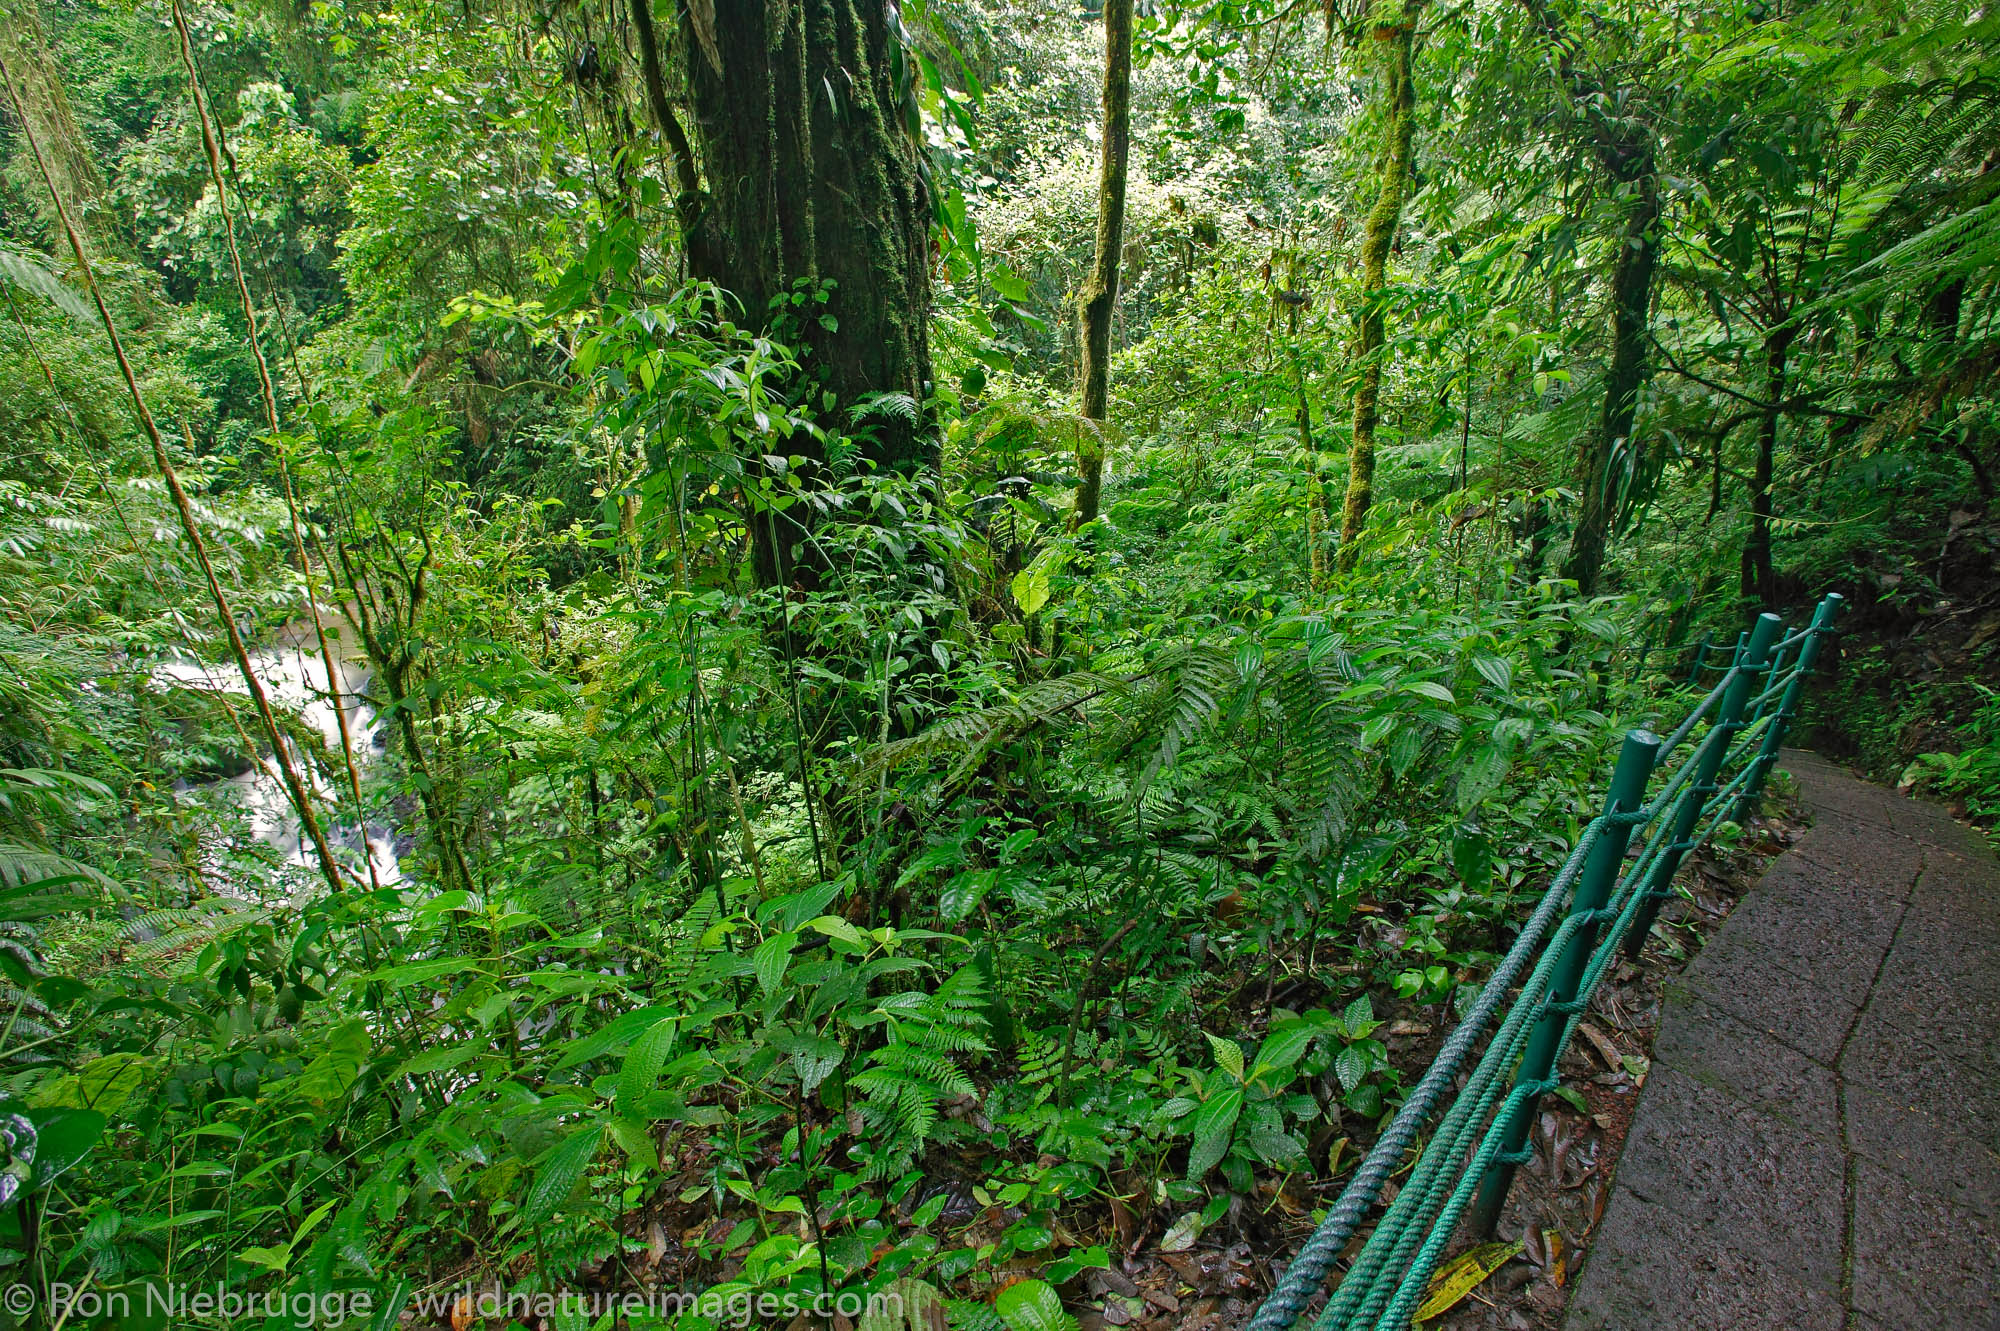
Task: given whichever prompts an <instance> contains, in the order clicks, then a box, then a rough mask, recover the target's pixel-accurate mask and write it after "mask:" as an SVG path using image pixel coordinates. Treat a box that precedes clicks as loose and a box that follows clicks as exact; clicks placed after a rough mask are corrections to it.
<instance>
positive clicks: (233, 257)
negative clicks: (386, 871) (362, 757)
mask: <svg viewBox="0 0 2000 1331" xmlns="http://www.w3.org/2000/svg"><path fill="white" fill-rule="evenodd" d="M171 11H172V14H173V20H174V32H175V33H176V35H177V36H178V37H179V38H180V48H181V67H182V68H183V69H184V70H186V71H187V79H188V98H189V100H190V101H191V102H192V103H193V105H194V112H195V118H196V119H197V120H199V121H200V122H201V146H202V152H203V155H204V156H205V157H206V158H207V159H208V178H209V181H210V183H212V184H213V185H214V186H215V206H216V209H217V211H218V212H220V213H221V215H222V234H223V236H224V238H225V239H226V240H227V241H228V243H229V267H230V271H231V272H233V273H234V274H235V275H236V294H237V298H238V299H239V300H240V301H241V302H242V306H243V326H244V329H245V331H246V333H247V335H248V338H249V342H250V354H251V357H252V358H253V359H254V360H255V361H256V364H257V386H258V388H259V390H260V391H261V392H262V394H263V398H264V421H265V424H267V425H268V426H270V428H271V448H272V451H273V452H274V453H275V454H276V456H277V459H278V479H279V481H280V483H281V484H282V486H283V488H284V493H285V513H286V516H287V517H288V518H289V519H290V523H291V536H292V554H293V555H294V557H296V558H297V559H298V561H299V573H300V575H301V576H302V577H303V578H304V579H305V584H306V597H305V600H306V615H307V617H308V618H309V619H310V620H311V622H312V629H313V638H314V639H315V640H316V641H317V643H318V644H319V657H320V662H321V664H322V666H323V667H324V668H325V670H326V693H327V705H328V706H330V707H332V708H333V717H334V721H335V723H336V725H337V727H338V729H339V732H340V757H341V761H342V762H343V763H344V764H345V765H346V768H347V788H348V791H349V793H351V794H352V795H353V797H354V817H355V819H356V821H357V822H363V823H365V819H366V814H365V813H364V812H363V810H362V806H361V773H360V771H359V769H357V768H356V767H355V765H354V736H353V735H352V734H351V733H349V730H348V725H347V706H346V704H345V703H344V702H343V701H342V700H341V696H340V666H339V663H338V661H337V660H336V659H335V657H334V651H333V643H332V641H331V640H330V639H329V638H328V637H327V633H326V625H325V624H324V623H323V622H322V621H321V619H320V614H319V591H318V588H317V587H316V585H315V583H314V580H313V566H312V560H311V559H310V558H309V557H308V556H307V555H306V545H305V539H304V537H303V536H302V535H301V534H300V524H299V504H298V497H297V496H296V495H295V494H294V493H293V490H292V472H291V467H290V465H289V464H288V463H287V462H286V460H285V446H284V443H283V442H282V441H281V440H280V439H279V438H278V434H279V425H278V392H277V389H276V387H275V386H274V385H273V384H272V382H271V366H270V362H268V361H267V360H266V359H265V358H264V343H263V340H262V338H261V337H260V335H259V330H258V327H257V306H256V304H255V303H254V302H253V301H252V300H251V299H250V283H249V282H248V280H247V279H246V278H245V277H244V274H243V254H242V252H241V250H239V249H238V248H237V244H236V219H235V215H234V214H232V213H231V212H230V210H229V192H228V190H227V189H226V188H225V186H224V185H223V180H222V129H221V126H220V125H218V124H217V123H216V122H215V119H214V116H213V115H212V114H211V112H210V108H209V105H208V99H207V96H206V95H205V94H204V92H203V90H202V85H201V76H200V74H199V73H198V72H197V71H196V69H195V63H194V39H193V37H192V36H191V35H190V34H189V32H188V26H187V15H186V14H185V13H183V12H182V10H181V5H180V0H172V5H171ZM361 841H362V846H363V849H364V854H366V855H367V859H368V882H369V885H370V886H371V887H379V886H380V885H381V884H380V882H379V881H378V879H377V877H376V873H375V857H374V855H373V853H371V852H367V850H366V847H367V844H368V838H367V834H366V828H365V826H364V828H363V834H362V838H361Z"/></svg>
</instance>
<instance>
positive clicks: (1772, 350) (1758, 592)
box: [1742, 324, 1795, 610]
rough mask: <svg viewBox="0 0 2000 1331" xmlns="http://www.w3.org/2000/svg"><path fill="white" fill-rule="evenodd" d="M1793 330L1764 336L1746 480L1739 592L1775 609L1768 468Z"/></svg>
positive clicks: (1778, 330)
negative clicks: (1751, 463) (1760, 410)
mask: <svg viewBox="0 0 2000 1331" xmlns="http://www.w3.org/2000/svg"><path fill="white" fill-rule="evenodd" d="M1794 331H1795V330H1794V329H1793V327H1792V325H1790V324H1780V325H1779V326H1778V327H1776V328H1773V329H1772V330H1771V331H1770V332H1768V333H1766V334H1765V335H1764V401H1765V404H1766V405H1765V407H1764V414H1763V416H1762V417H1761V418H1759V420H1758V422H1757V461H1756V465H1755V469H1754V471H1753V473H1752V475H1751V479H1750V535H1749V536H1748V537H1747V538H1746V539H1745V540H1744V542H1743V573H1742V591H1743V595H1745V596H1754V597H1756V598H1757V600H1758V602H1759V603H1760V604H1761V605H1762V606H1763V607H1764V608H1765V609H1766V610H1776V609H1777V608H1778V588H1777V584H1776V581H1775V579H1774V578H1773V576H1772V572H1771V471H1772V461H1773V459H1774V458H1775V456H1776V454H1777V451H1778V417H1779V416H1780V415H1781V414H1782V413H1783V411H1784V397H1785V358H1786V356H1787V354H1788V353H1789V352H1790V351H1791V346H1792V337H1793V334H1794Z"/></svg>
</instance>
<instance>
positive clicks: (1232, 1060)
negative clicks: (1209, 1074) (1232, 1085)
mask: <svg viewBox="0 0 2000 1331" xmlns="http://www.w3.org/2000/svg"><path fill="white" fill-rule="evenodd" d="M1202 1034H1203V1035H1205V1036H1207V1037H1208V1047H1209V1048H1210V1049H1212V1050H1214V1051H1215V1065H1216V1066H1217V1067H1219V1068H1221V1069H1222V1070H1223V1071H1224V1072H1227V1073H1228V1074H1229V1075H1230V1076H1232V1077H1234V1078H1235V1079H1236V1080H1238V1081H1242V1080H1243V1046H1242V1045H1239V1044H1237V1043H1236V1041H1234V1040H1225V1039H1223V1038H1222V1037H1221V1036H1219V1035H1209V1033H1208V1032H1207V1031H1203V1032H1202Z"/></svg>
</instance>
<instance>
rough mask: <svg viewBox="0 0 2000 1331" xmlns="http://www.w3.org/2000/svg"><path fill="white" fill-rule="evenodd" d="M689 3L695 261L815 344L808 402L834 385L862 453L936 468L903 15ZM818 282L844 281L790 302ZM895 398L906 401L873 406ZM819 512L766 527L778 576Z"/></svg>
mask: <svg viewBox="0 0 2000 1331" xmlns="http://www.w3.org/2000/svg"><path fill="white" fill-rule="evenodd" d="M682 14H683V17H682V23H683V37H684V41H683V43H682V45H683V46H684V47H685V49H686V51H687V59H688V88H689V95H690V101H691V104H692V106H693V111H694V124H695V133H696V137H697V139H698V140H699V143H700V147H701V153H702V163H701V165H702V169H703V171H704V173H705V175H706V177H707V186H708V187H707V190H706V192H705V193H704V194H703V195H702V197H701V198H700V200H699V201H698V203H697V204H696V205H695V208H694V214H693V216H692V218H691V219H690V222H691V225H690V226H689V228H688V231H689V234H688V236H687V249H688V269H689V272H690V273H691V274H692V275H693V276H695V277H697V278H702V279H706V280H708V281H711V282H714V283H715V284H716V285H717V286H719V287H721V288H722V289H723V290H725V291H727V292H729V293H730V294H731V295H733V296H734V297H735V299H736V300H737V301H738V302H739V303H740V304H741V306H742V310H741V318H742V322H743V325H744V326H745V327H747V328H749V329H750V330H752V331H753V332H757V333H769V334H772V335H774V336H776V337H778V338H779V339H780V340H782V341H784V342H786V343H787V344H788V345H790V346H791V347H793V348H794V350H796V351H797V352H799V353H800V355H801V359H802V361H803V364H804V370H803V375H802V380H801V382H799V383H797V384H795V385H792V388H793V391H794V400H795V401H797V402H799V403H800V404H802V405H804V404H807V403H810V405H812V406H813V407H815V408H819V407H821V406H822V405H823V403H822V402H821V401H820V400H819V395H820V394H821V393H830V394H832V403H831V407H830V409H829V410H827V411H826V412H825V413H824V415H823V417H822V418H823V419H824V420H826V423H827V424H828V425H829V427H831V428H833V429H835V430H841V431H847V432H850V433H852V434H853V435H854V436H855V439H856V443H857V444H858V445H859V446H860V450H861V456H862V457H864V458H866V459H868V460H869V461H872V462H874V463H875V464H876V465H877V466H879V467H881V468H883V469H885V470H892V471H897V472H901V473H903V474H905V475H913V476H914V475H923V474H927V473H931V472H934V471H935V469H936V467H937V463H938V449H939V446H938V440H937V437H936V434H935V432H934V431H933V430H932V429H931V428H930V424H929V422H928V420H927V419H926V418H925V416H924V412H923V403H924V400H925V397H926V395H927V393H928V392H929V388H930V377H931V365H930V348H929V345H928V343H927V342H926V333H925V324H926V321H927V319H928V317H929V313H930V295H931V290H930V266H929V265H930V208H929V201H928V197H927V193H926V188H925V184H924V181H923V178H922V174H921V170H920V166H919V162H918V155H917V154H918V145H917V141H916V137H915V121H916V111H915V89H914V88H913V87H912V86H911V84H910V82H909V80H910V76H911V74H912V72H913V67H912V64H911V63H910V62H909V61H908V60H907V59H906V57H905V56H904V53H903V51H902V49H901V45H900V42H901V38H900V33H899V31H898V25H892V22H891V18H892V15H891V11H890V10H889V8H888V7H887V6H885V5H882V4H875V3H868V2H867V0H861V2H859V3H857V0H690V3H689V4H687V5H686V6H685V7H684V8H683V11H682ZM656 114H657V108H656ZM802 283H803V284H815V283H827V284H830V285H831V292H830V295H829V299H828V302H827V304H826V305H825V307H824V308H823V309H822V308H820V307H816V306H814V305H813V304H812V303H811V302H810V301H807V302H806V303H805V304H802V305H798V306H793V305H791V304H790V302H789V300H788V299H787V298H789V297H790V296H792V295H793V294H794V293H795V291H796V290H797V289H798V287H799V286H800V284H802ZM781 301H782V302H783V303H782V304H780V303H779V302H781ZM883 395H899V396H900V399H901V400H895V399H891V400H889V401H873V400H875V399H880V398H881V397H882V396H883ZM857 408H861V409H862V415H861V418H860V419H859V420H858V421H857V420H856V419H855V417H854V415H853V413H854V412H855V411H856V409H857ZM772 451H773V452H778V451H784V452H797V453H800V454H805V455H807V456H811V445H810V444H809V443H808V442H807V441H805V440H804V439H802V438H799V437H796V436H795V437H794V438H793V439H792V440H790V441H788V442H786V443H784V444H782V445H778V446H775V447H774V448H773V449H772ZM808 507H809V506H808V505H805V504H794V505H793V506H792V507H791V508H790V509H788V510H787V512H786V513H785V514H784V515H782V517H781V518H773V517H771V516H769V515H760V516H761V517H762V520H757V521H753V522H752V523H751V524H750V525H751V530H752V532H753V542H754V551H753V553H754V557H755V561H756V566H757V573H758V576H759V578H760V579H761V580H762V581H763V582H764V583H765V584H766V585H780V584H789V583H791V582H792V581H793V580H794V573H795V571H796V570H795V557H794V549H793V547H795V546H796V545H797V544H798V543H799V541H800V539H801V538H802V537H803V536H804V535H805V529H804V526H803V523H804V518H803V516H802V515H803V513H804V511H805V510H806V509H807V508H808ZM781 527H789V528H790V532H789V535H786V534H781V532H780V528H781ZM803 571H804V573H805V576H806V578H807V580H809V581H810V580H814V579H813V574H812V572H811V569H810V566H809V565H808V567H807V568H806V569H805V570H803Z"/></svg>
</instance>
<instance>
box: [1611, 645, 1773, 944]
mask: <svg viewBox="0 0 2000 1331" xmlns="http://www.w3.org/2000/svg"><path fill="white" fill-rule="evenodd" d="M1783 627H1784V625H1783V624H1781V623H1780V622H1779V620H1778V617H1777V616H1776V615H1759V616H1757V623H1756V625H1755V627H1753V628H1752V629H1751V630H1750V637H1749V640H1748V641H1747V642H1746V643H1744V644H1743V646H1742V649H1741V651H1740V652H1739V653H1738V657H1737V662H1736V664H1737V665H1739V666H1743V667H1746V668H1745V669H1743V670H1741V671H1739V672H1738V673H1737V675H1736V677H1735V678H1734V679H1732V680H1730V681H1729V687H1728V688H1726V689H1724V690H1723V691H1722V700H1721V702H1720V703H1718V704H1717V708H1716V713H1715V722H1714V724H1713V725H1711V726H1710V727H1709V730H1708V736H1707V738H1705V739H1703V740H1702V742H1701V750H1700V752H1698V753H1696V754H1695V756H1694V758H1693V759H1692V760H1691V761H1693V763H1694V765H1695V768H1694V777H1693V779H1692V780H1690V781H1689V782H1688V785H1687V788H1686V789H1685V790H1683V791H1681V796H1680V800H1679V801H1678V802H1677V803H1676V804H1675V805H1674V813H1673V829H1672V830H1673V840H1671V841H1669V842H1668V843H1667V844H1666V846H1665V847H1664V848H1663V849H1662V850H1661V852H1660V858H1659V859H1658V860H1656V861H1654V863H1653V873H1652V877H1651V878H1650V879H1649V880H1648V881H1647V883H1646V899H1645V900H1644V901H1642V902H1640V903H1639V911H1638V914H1636V915H1634V916H1633V917H1632V931H1631V932H1630V933H1628V934H1626V935H1625V955H1626V956H1628V957H1631V958H1633V959H1635V960H1636V959H1637V958H1638V956H1639V953H1640V951H1641V950H1643V949H1644V948H1645V946H1646V935H1647V934H1648V933H1650V932H1652V928H1653V921H1654V920H1655V919H1657V918H1658V917H1659V914H1660V906H1661V905H1662V904H1663V903H1664V902H1665V901H1666V899H1667V897H1668V896H1669V895H1670V894H1671V893H1672V892H1673V886H1674V874H1675V873H1677V872H1679V870H1680V867H1681V858H1682V857H1683V856H1685V855H1686V854H1687V852H1688V841H1689V839H1690V838H1691V837H1693V836H1694V829H1695V824H1697V823H1699V822H1700V821H1701V811H1702V808H1703V807H1704V806H1705V805H1706V804H1707V803H1708V801H1709V800H1710V798H1712V797H1713V796H1714V794H1715V787H1716V784H1717V783H1716V774H1717V773H1719V772H1720V771H1721V770H1722V760H1723V759H1724V758H1725V757H1727V756H1728V754H1729V746H1730V745H1731V744H1734V743H1735V742H1736V735H1737V732H1738V731H1740V730H1742V729H1743V708H1744V705H1745V704H1746V703H1748V702H1749V701H1750V691H1751V690H1752V689H1755V688H1756V687H1757V685H1758V684H1759V682H1761V680H1762V679H1763V676H1762V675H1760V674H1758V673H1757V667H1758V666H1761V665H1763V664H1764V658H1765V657H1766V656H1767V655H1768V654H1769V653H1770V650H1771V644H1772V643H1774V642H1776V641H1777V640H1778V632H1779V630H1780V629H1782V628H1783Z"/></svg>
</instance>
